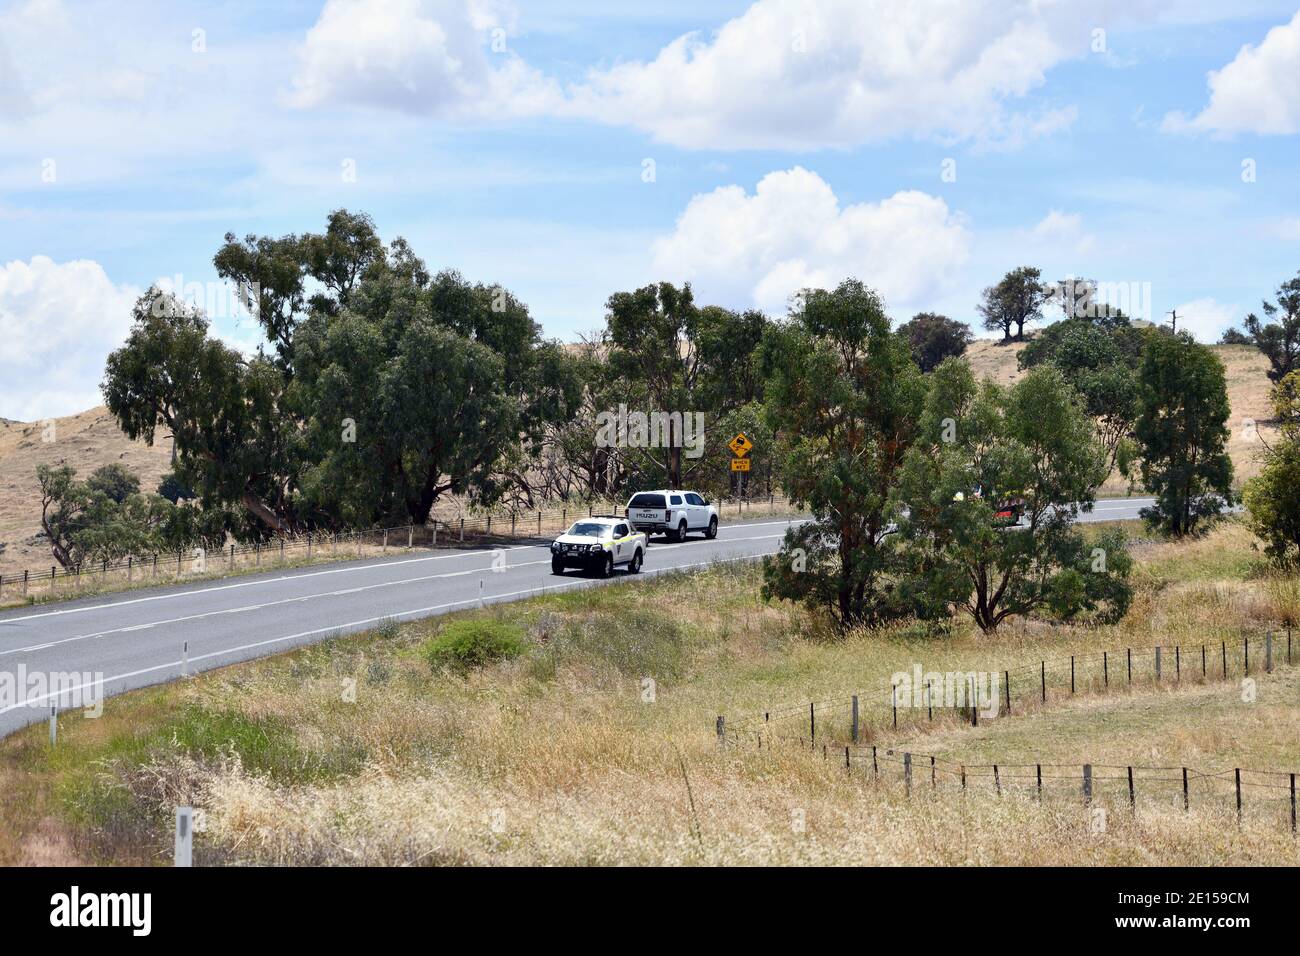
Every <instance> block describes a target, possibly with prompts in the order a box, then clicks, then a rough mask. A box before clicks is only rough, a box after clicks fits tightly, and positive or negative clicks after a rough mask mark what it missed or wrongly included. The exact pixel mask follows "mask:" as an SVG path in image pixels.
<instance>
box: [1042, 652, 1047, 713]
mask: <svg viewBox="0 0 1300 956" xmlns="http://www.w3.org/2000/svg"><path fill="white" fill-rule="evenodd" d="M1042 684H1043V703H1044V704H1045V703H1047V661H1043V662H1042Z"/></svg>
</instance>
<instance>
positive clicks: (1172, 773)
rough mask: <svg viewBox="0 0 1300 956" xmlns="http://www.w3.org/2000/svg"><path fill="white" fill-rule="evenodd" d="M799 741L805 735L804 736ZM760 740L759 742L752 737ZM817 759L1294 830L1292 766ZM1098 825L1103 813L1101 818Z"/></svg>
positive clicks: (909, 780) (907, 756)
mask: <svg viewBox="0 0 1300 956" xmlns="http://www.w3.org/2000/svg"><path fill="white" fill-rule="evenodd" d="M805 743H806V741H805ZM759 745H760V746H762V743H761V741H760V743H759ZM820 750H821V756H822V758H823V760H826V761H828V762H831V761H834V762H836V763H839V764H841V765H842V766H843V768H844V770H845V772H846V773H849V774H851V775H855V776H857V777H859V778H863V779H866V780H869V781H871V782H873V783H878V784H886V785H894V786H899V787H901V788H902V789H903V791H904V792H905V794H906V795H907V796H908V797H913V796H925V795H935V796H942V795H951V794H954V793H961V794H965V793H968V792H971V791H976V792H979V793H982V794H985V795H992V796H997V797H1020V798H1024V799H1032V800H1037V801H1040V802H1041V801H1044V800H1047V799H1058V800H1060V799H1071V800H1076V801H1080V802H1082V803H1083V804H1084V805H1085V806H1087V807H1090V808H1094V809H1103V810H1105V811H1107V812H1108V813H1116V812H1127V813H1130V814H1133V815H1134V816H1136V815H1137V814H1138V813H1139V811H1140V810H1142V809H1144V808H1146V809H1156V810H1162V811H1168V810H1181V811H1183V812H1184V813H1190V812H1192V811H1193V810H1195V811H1197V812H1202V813H1205V812H1209V813H1211V814H1217V815H1221V816H1223V817H1225V818H1227V817H1235V819H1236V822H1237V824H1238V826H1241V825H1243V824H1246V823H1263V824H1266V825H1269V826H1280V827H1285V828H1288V829H1289V830H1290V831H1291V833H1292V834H1293V835H1294V834H1295V833H1296V832H1297V831H1296V771H1291V770H1256V769H1250V768H1245V767H1232V768H1228V769H1224V770H1213V771H1212V770H1202V769H1198V768H1196V767H1181V766H1148V765H1139V764H1129V765H1122V764H1093V763H969V764H967V763H959V762H956V761H953V760H950V759H948V758H946V757H940V756H937V755H935V754H930V753H924V752H921V751H916V750H911V749H908V748H906V747H884V746H879V745H863V744H858V745H854V744H844V745H836V746H831V745H830V744H822V745H821V746H820ZM1102 821H1103V822H1102V824H1101V825H1103V826H1104V817H1103V818H1102Z"/></svg>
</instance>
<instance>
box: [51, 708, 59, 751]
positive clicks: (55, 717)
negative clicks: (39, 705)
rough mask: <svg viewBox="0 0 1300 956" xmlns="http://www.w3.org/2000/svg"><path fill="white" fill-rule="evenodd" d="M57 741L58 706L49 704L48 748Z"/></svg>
mask: <svg viewBox="0 0 1300 956" xmlns="http://www.w3.org/2000/svg"><path fill="white" fill-rule="evenodd" d="M58 739H59V705H58V704H50V746H51V747H53V746H54V745H55V743H56V742H57V741H58Z"/></svg>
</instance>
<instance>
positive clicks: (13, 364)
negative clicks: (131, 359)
mask: <svg viewBox="0 0 1300 956" xmlns="http://www.w3.org/2000/svg"><path fill="white" fill-rule="evenodd" d="M138 295H139V292H138V290H135V289H132V288H130V287H129V286H119V285H115V284H114V283H113V282H112V281H111V280H110V279H109V278H108V276H107V275H106V274H105V272H104V270H103V268H101V267H100V265H99V264H98V263H96V262H91V261H88V260H85V259H78V260H75V261H72V262H65V263H56V262H54V261H53V260H52V259H49V258H48V257H46V256H34V257H33V258H32V259H31V261H30V262H22V261H14V262H10V263H7V264H4V265H0V381H3V382H4V389H3V391H2V392H0V416H3V417H5V418H14V419H18V420H20V421H33V420H36V419H40V418H46V417H52V416H58V415H68V414H71V413H73V412H80V411H84V410H85V409H87V408H91V407H93V406H95V405H99V404H100V403H102V402H103V398H102V397H101V396H100V393H99V387H98V386H99V382H100V379H101V378H102V376H103V371H104V358H105V356H107V355H108V353H109V352H110V351H111V350H112V349H114V348H116V347H117V346H118V345H120V344H121V343H122V342H123V340H124V339H125V338H126V334H127V331H128V330H129V329H130V327H131V307H132V305H133V304H134V303H135V300H136V298H137V297H138Z"/></svg>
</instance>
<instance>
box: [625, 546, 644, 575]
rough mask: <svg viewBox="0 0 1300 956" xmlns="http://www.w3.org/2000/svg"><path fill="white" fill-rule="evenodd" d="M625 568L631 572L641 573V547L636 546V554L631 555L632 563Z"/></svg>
mask: <svg viewBox="0 0 1300 956" xmlns="http://www.w3.org/2000/svg"><path fill="white" fill-rule="evenodd" d="M627 569H628V571H629V572H630V573H632V574H640V573H641V549H640V548H637V549H636V554H634V555H632V563H631V564H629V565H628V566H627Z"/></svg>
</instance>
